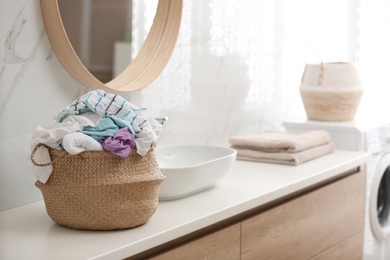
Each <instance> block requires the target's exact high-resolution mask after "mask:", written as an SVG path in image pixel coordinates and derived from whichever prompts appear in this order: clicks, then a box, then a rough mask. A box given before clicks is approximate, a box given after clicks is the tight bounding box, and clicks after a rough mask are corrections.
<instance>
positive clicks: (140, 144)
mask: <svg viewBox="0 0 390 260" xmlns="http://www.w3.org/2000/svg"><path fill="white" fill-rule="evenodd" d="M135 125H136V124H133V126H135ZM136 126H137V127H136V128H139V129H140V131H137V130H136V135H135V143H136V146H137V153H138V154H139V155H142V156H144V155H145V154H146V153H147V152H148V151H149V149H150V148H151V147H152V146H154V145H155V144H156V142H157V139H158V137H159V135H160V132H161V131H162V125H161V124H160V123H159V122H157V120H156V119H154V118H153V117H146V120H144V122H143V123H141V124H139V125H138V124H137V125H136Z"/></svg>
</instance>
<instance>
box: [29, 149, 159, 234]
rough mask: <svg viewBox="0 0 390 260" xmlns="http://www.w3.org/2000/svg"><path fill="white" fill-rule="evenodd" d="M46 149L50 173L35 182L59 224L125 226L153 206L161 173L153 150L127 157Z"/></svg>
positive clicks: (149, 212) (137, 221) (147, 213)
mask: <svg viewBox="0 0 390 260" xmlns="http://www.w3.org/2000/svg"><path fill="white" fill-rule="evenodd" d="M37 147H38V146H37ZM37 147H36V148H37ZM49 153H50V157H51V160H52V165H53V172H52V173H51V175H50V178H49V180H48V181H47V182H46V184H43V183H40V182H39V181H37V182H36V186H37V187H38V188H39V189H40V190H41V192H42V194H43V198H44V201H45V205H46V210H47V213H48V215H49V216H50V217H51V219H52V220H53V221H55V222H57V223H58V224H60V225H64V226H67V227H71V228H76V229H88V230H113V229H125V228H131V227H136V226H139V225H143V224H145V223H146V222H147V221H148V220H149V219H150V217H151V216H152V215H153V214H154V212H155V210H156V209H157V204H158V196H159V189H160V185H161V183H162V181H163V180H164V178H165V176H164V175H163V174H162V173H161V171H160V169H159V167H158V164H157V160H156V157H155V154H154V151H153V150H151V151H149V152H148V153H147V155H145V156H140V155H138V154H137V153H136V152H135V151H134V150H133V151H132V152H131V154H130V156H129V157H128V158H126V159H121V158H119V157H117V156H115V155H113V154H111V153H109V152H97V151H96V152H83V153H80V154H78V155H70V154H68V153H67V152H65V151H58V150H53V149H50V148H49ZM33 154H34V151H33V153H32V161H33V163H34V160H33Z"/></svg>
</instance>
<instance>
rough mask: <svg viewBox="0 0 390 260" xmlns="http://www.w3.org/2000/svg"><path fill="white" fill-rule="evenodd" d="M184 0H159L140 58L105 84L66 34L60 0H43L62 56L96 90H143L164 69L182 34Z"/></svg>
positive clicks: (78, 77)
mask: <svg viewBox="0 0 390 260" xmlns="http://www.w3.org/2000/svg"><path fill="white" fill-rule="evenodd" d="M182 6H183V0H159V1H158V6H157V11H156V16H155V18H154V21H153V25H152V27H151V29H150V32H149V34H148V36H147V38H146V40H145V42H144V44H143V46H142V48H141V50H140V51H139V53H138V55H137V57H136V58H135V59H134V60H133V61H132V62H131V63H130V64H129V66H128V67H127V68H126V69H125V70H124V71H123V72H122V73H121V74H119V75H118V76H117V77H116V78H114V79H113V80H111V81H110V82H108V83H102V82H101V81H100V80H98V79H97V78H95V76H93V75H92V74H91V73H90V72H89V70H88V69H87V68H86V67H85V66H84V64H83V63H82V62H81V60H80V59H79V57H78V55H77V54H76V52H75V51H74V49H73V46H72V44H71V43H70V41H69V38H68V36H67V34H66V31H65V28H64V25H63V23H62V19H61V14H60V11H59V7H58V1H57V0H41V10H42V16H43V21H44V24H45V28H46V32H47V35H48V37H49V40H50V43H51V45H52V47H53V49H54V52H55V53H56V55H57V57H58V59H59V60H60V62H61V63H62V65H63V66H64V67H65V69H66V70H67V71H68V72H69V73H70V74H71V75H72V76H73V77H74V78H75V79H76V80H77V81H79V82H80V83H81V84H83V85H84V86H86V87H89V88H94V89H107V88H108V89H111V90H115V91H122V92H131V91H135V90H139V89H141V88H143V87H145V86H147V85H148V84H150V83H151V82H152V81H153V80H155V79H156V78H157V76H158V75H159V74H160V73H161V71H162V70H163V69H164V67H165V66H166V64H167V63H168V60H169V58H170V57H171V55H172V52H173V49H174V47H175V44H176V40H177V36H178V34H179V27H180V21H181V15H182Z"/></svg>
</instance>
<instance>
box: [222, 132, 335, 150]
mask: <svg viewBox="0 0 390 260" xmlns="http://www.w3.org/2000/svg"><path fill="white" fill-rule="evenodd" d="M330 141H331V136H330V134H329V133H328V132H326V131H322V130H312V131H304V132H265V133H262V134H259V135H250V136H232V137H230V138H229V142H230V144H231V145H232V148H239V149H251V150H258V151H263V152H299V151H303V150H306V149H308V148H311V147H315V146H319V145H323V144H326V143H329V142H330Z"/></svg>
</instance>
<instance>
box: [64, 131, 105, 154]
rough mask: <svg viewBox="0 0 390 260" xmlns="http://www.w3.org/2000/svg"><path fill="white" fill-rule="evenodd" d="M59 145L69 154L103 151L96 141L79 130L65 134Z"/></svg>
mask: <svg viewBox="0 0 390 260" xmlns="http://www.w3.org/2000/svg"><path fill="white" fill-rule="evenodd" d="M61 145H62V147H63V148H64V150H65V151H67V152H68V153H70V154H79V153H81V152H84V151H103V147H102V145H101V144H100V143H99V142H98V141H96V140H95V139H93V138H92V137H90V136H88V135H86V134H83V133H81V132H75V133H70V134H67V135H65V136H64V138H62V143H61Z"/></svg>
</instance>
